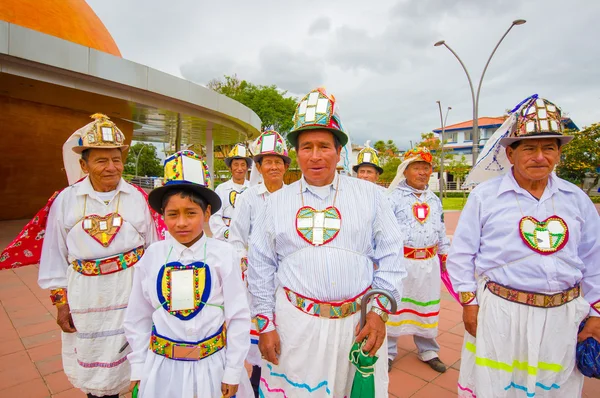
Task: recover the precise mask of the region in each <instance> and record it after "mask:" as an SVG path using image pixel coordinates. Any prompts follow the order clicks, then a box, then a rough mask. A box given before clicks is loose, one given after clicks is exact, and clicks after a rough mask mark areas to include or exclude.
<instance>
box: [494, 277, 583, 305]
mask: <svg viewBox="0 0 600 398" xmlns="http://www.w3.org/2000/svg"><path fill="white" fill-rule="evenodd" d="M486 287H487V288H488V289H489V290H490V292H492V293H493V294H495V295H496V296H498V297H501V298H503V299H505V300H508V301H512V302H514V303H519V304H524V305H528V306H530V307H539V308H554V307H560V306H561V305H563V304H567V303H568V302H569V301H573V300H575V299H576V298H577V297H579V295H580V293H581V288H580V287H579V285H576V286H575V287H572V288H570V289H567V290H565V291H562V292H560V293H555V294H544V293H534V292H528V291H524V290H517V289H513V288H510V287H506V286H503V285H500V284H499V283H496V282H492V281H489V282H487V283H486Z"/></svg>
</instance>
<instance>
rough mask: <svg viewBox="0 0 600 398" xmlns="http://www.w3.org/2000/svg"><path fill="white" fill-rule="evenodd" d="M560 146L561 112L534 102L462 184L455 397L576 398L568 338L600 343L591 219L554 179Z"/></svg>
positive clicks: (576, 193)
mask: <svg viewBox="0 0 600 398" xmlns="http://www.w3.org/2000/svg"><path fill="white" fill-rule="evenodd" d="M571 139H572V137H571V136H567V135H564V134H563V127H562V123H561V111H560V109H559V108H558V107H557V106H556V105H554V104H553V103H551V102H550V101H547V100H545V99H542V98H538V96H537V95H534V96H532V97H530V98H528V99H526V100H525V101H523V102H521V103H520V104H519V105H518V106H517V107H515V109H514V110H513V111H512V112H511V115H510V116H509V118H508V119H507V120H506V122H505V123H504V124H503V125H502V127H500V129H498V131H497V132H496V133H495V134H494V136H492V137H491V138H490V140H489V142H488V144H486V146H485V147H484V149H483V151H482V153H481V155H480V157H479V161H478V163H477V164H476V165H475V167H474V169H473V170H472V171H471V173H470V175H469V176H468V177H467V183H469V182H471V183H479V182H481V184H480V185H479V186H477V187H476V188H475V189H474V190H473V191H472V192H471V194H470V195H469V199H468V201H467V204H466V206H465V208H464V210H463V212H462V214H461V218H460V220H459V223H458V226H457V228H456V232H455V234H454V239H453V242H452V248H451V249H450V253H449V255H448V262H447V268H448V272H449V273H450V277H451V279H452V283H453V285H454V287H455V290H456V291H457V292H458V293H459V295H460V300H461V302H462V304H463V320H464V323H465V329H466V333H465V338H464V345H463V349H462V360H461V367H460V377H459V381H458V394H459V396H461V397H469V398H470V397H475V396H478V397H525V396H527V397H533V396H536V397H556V398H558V397H560V398H563V397H581V392H582V388H583V375H582V374H581V373H580V372H579V370H578V369H577V368H576V366H575V346H576V344H577V340H578V339H579V340H584V339H587V338H588V337H593V338H595V339H596V340H597V341H600V318H599V317H600V240H599V239H598V236H600V218H599V217H598V212H597V211H596V209H595V208H594V205H593V204H592V202H591V201H590V199H589V198H588V197H587V195H586V194H585V193H584V192H583V191H582V190H581V189H580V188H578V187H576V186H575V185H573V184H571V183H569V182H567V181H565V180H563V179H561V178H558V177H557V176H556V174H554V172H553V170H554V167H555V166H556V164H557V162H558V161H559V159H560V154H561V147H562V146H563V145H565V144H567V143H568V142H569V141H570V140H571ZM486 180H487V181H486ZM583 294H585V299H584V297H583ZM588 316H589V317H590V318H589V320H588V321H587V323H586V325H585V327H584V328H583V330H582V331H581V332H580V333H579V334H578V328H579V325H580V323H581V321H582V320H583V319H584V318H586V317H588Z"/></svg>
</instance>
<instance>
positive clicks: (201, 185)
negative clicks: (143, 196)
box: [148, 150, 221, 214]
mask: <svg viewBox="0 0 600 398" xmlns="http://www.w3.org/2000/svg"><path fill="white" fill-rule="evenodd" d="M164 182H165V183H164V185H163V186H162V187H159V188H155V189H153V190H152V192H150V194H149V195H148V203H149V204H150V207H152V209H154V210H155V211H156V212H158V213H160V214H163V209H162V202H163V198H164V196H165V195H166V194H167V193H168V192H169V191H172V190H184V191H190V192H194V193H196V194H198V195H199V196H200V197H201V198H202V199H204V200H205V201H206V202H207V203H208V204H209V205H210V209H211V213H213V214H214V213H215V212H216V211H217V210H219V209H220V208H221V199H220V198H219V195H217V194H216V193H215V191H213V190H212V189H211V180H210V173H209V172H208V166H207V165H206V162H205V161H204V160H203V159H202V158H201V157H200V156H199V155H197V154H195V153H194V152H192V151H189V150H185V151H179V152H177V153H175V154H173V155H171V156H169V157H168V158H166V159H165V177H164Z"/></svg>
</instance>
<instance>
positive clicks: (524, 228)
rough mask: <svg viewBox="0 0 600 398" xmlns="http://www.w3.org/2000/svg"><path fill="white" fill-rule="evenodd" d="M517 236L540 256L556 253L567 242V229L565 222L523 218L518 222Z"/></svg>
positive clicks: (553, 217)
mask: <svg viewBox="0 0 600 398" xmlns="http://www.w3.org/2000/svg"><path fill="white" fill-rule="evenodd" d="M519 234H520V235H521V239H523V242H525V245H527V246H528V247H529V248H530V249H531V250H533V251H535V252H537V253H540V254H544V255H547V254H552V253H556V252H557V251H559V250H560V249H562V248H563V247H565V245H566V244H567V241H568V240H569V228H568V227H567V223H566V222H565V220H563V219H562V218H560V217H558V216H551V217H548V218H547V219H545V220H544V221H538V220H537V219H535V218H534V217H531V216H527V217H523V218H522V219H521V221H520V222H519Z"/></svg>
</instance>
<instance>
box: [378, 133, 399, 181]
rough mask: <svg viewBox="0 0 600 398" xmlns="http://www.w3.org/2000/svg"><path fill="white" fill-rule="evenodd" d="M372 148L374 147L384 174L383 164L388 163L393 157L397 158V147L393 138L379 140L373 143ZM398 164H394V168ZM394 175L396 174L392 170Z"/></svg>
mask: <svg viewBox="0 0 600 398" xmlns="http://www.w3.org/2000/svg"><path fill="white" fill-rule="evenodd" d="M373 149H375V150H376V151H377V153H378V155H377V156H379V163H380V165H381V167H382V168H383V169H384V174H385V167H384V166H385V165H386V164H388V163H389V162H391V161H392V160H393V159H397V158H398V148H397V147H396V143H395V142H394V141H393V140H387V142H384V141H381V140H379V141H377V142H376V143H375V144H374V145H373ZM398 164H400V163H398ZM398 164H396V168H398ZM394 170H395V169H394ZM382 175H383V174H382ZM394 175H396V172H395V171H394ZM380 178H381V177H380ZM393 178H394V176H392V179H393Z"/></svg>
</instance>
